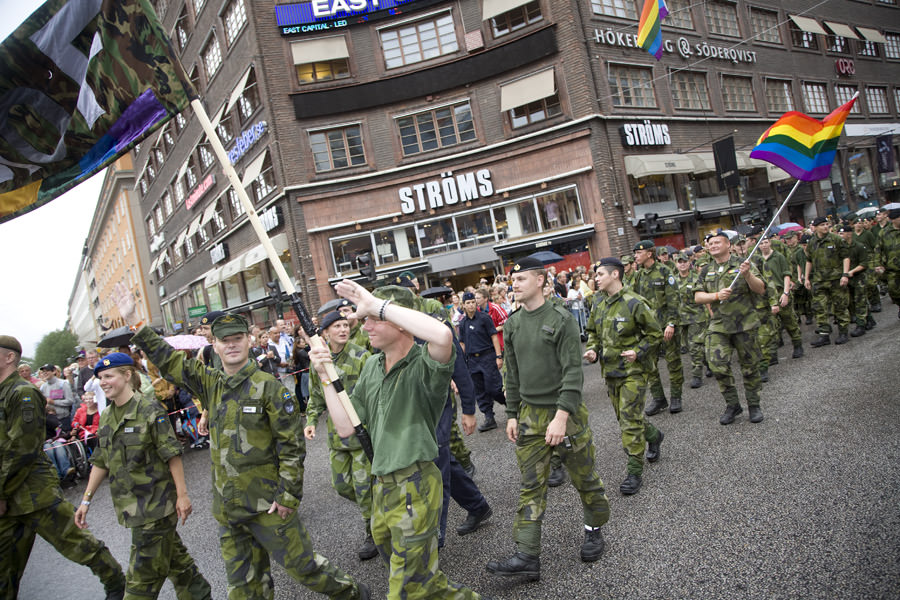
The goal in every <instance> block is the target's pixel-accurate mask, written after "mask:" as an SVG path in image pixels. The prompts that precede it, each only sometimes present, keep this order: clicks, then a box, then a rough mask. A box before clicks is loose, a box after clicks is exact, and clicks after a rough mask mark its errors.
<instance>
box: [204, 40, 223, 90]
mask: <svg viewBox="0 0 900 600" xmlns="http://www.w3.org/2000/svg"><path fill="white" fill-rule="evenodd" d="M200 56H201V57H202V58H203V67H204V68H205V69H206V80H207V81H209V80H210V79H212V78H213V75H215V74H216V71H218V70H219V67H220V66H221V65H222V48H221V47H220V46H219V40H218V38H217V37H216V36H215V35H213V36H212V37H211V38H209V41H208V42H206V46H204V47H203V50H201V51H200Z"/></svg>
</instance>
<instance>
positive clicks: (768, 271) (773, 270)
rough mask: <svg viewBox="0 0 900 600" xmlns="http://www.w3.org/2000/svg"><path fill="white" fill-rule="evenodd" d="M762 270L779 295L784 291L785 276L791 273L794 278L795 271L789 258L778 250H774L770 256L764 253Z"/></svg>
mask: <svg viewBox="0 0 900 600" xmlns="http://www.w3.org/2000/svg"><path fill="white" fill-rule="evenodd" d="M759 256H760V258H761V259H762V272H763V275H764V276H765V278H766V282H767V283H771V284H772V285H773V286H774V287H775V292H776V294H777V295H778V296H780V295H781V294H783V293H784V276H785V275H789V276H790V277H791V279H794V272H793V271H791V265H790V263H789V262H788V260H787V259H786V258H785V257H784V256H783V255H781V254H779V253H778V252H772V254H770V255H769V258H766V257H765V256H763V255H762V254H760V255H759Z"/></svg>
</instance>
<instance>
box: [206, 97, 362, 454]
mask: <svg viewBox="0 0 900 600" xmlns="http://www.w3.org/2000/svg"><path fill="white" fill-rule="evenodd" d="M191 108H192V109H193V110H194V114H195V115H196V116H197V120H198V121H199V122H200V126H201V127H202V128H203V131H204V133H206V137H207V138H209V142H210V144H211V145H212V148H213V152H214V153H215V155H216V158H217V159H218V160H219V164H220V165H221V166H222V171H223V172H224V173H225V176H226V177H227V178H228V181H229V183H230V184H231V186H232V187H233V188H234V191H235V192H237V196H238V199H239V200H240V201H241V205H242V206H243V207H244V212H246V213H247V218H248V219H249V220H250V225H251V226H252V227H253V230H254V231H255V232H256V236H257V237H258V238H259V241H260V243H261V244H262V247H263V249H264V250H265V251H266V256H267V257H268V259H269V263H270V264H271V265H272V268H274V269H275V274H276V275H277V276H278V280H279V281H280V282H281V288H282V289H283V290H284V291H285V292H287V293H288V294H290V296H291V305H292V306H293V307H294V311H295V312H296V313H297V318H298V319H299V320H300V325H301V326H302V327H303V330H304V331H305V332H306V334H307V335H308V336H309V343H310V345H311V346H313V347H322V348H327V346H326V345H325V342H324V341H323V340H322V338H321V337H319V334H318V332H317V331H316V327H315V325H313V322H312V318H310V316H309V312H308V311H307V310H306V307H305V306H304V305H303V302H302V300H301V299H300V293H299V292H297V289H296V287H294V282H293V281H291V278H290V277H289V276H288V274H287V271H286V270H285V268H284V265H283V264H281V260H279V258H278V254H277V253H276V252H275V247H274V246H273V245H272V241H271V240H270V239H269V236H268V234H267V233H266V230H265V229H264V228H263V225H262V221H260V220H259V215H257V214H256V208H254V206H253V202H252V201H251V200H250V196H249V195H247V190H245V189H244V186H243V185H242V184H241V180H240V178H239V177H238V175H237V171H235V169H234V165H232V164H231V161H230V160H229V159H228V154H227V153H226V152H225V147H224V146H223V145H222V140H220V139H219V135H218V133H216V130H215V128H214V127H213V125H212V122H211V121H210V120H209V115H207V114H206V109H205V108H204V107H203V103H202V102H200V99H199V98H195V99H193V100H191ZM325 370H326V373H327V374H328V378H329V379H330V380H331V382H332V385H334V389H335V391H337V393H338V399H339V400H340V402H341V406H343V408H344V410H345V411H346V412H347V417H348V418H349V419H350V423H351V424H352V425H353V428H354V430H355V431H356V437H357V438H358V439H359V443H360V445H361V446H362V448H363V450H364V451H365V453H366V456H368V457H369V460H372V456H373V451H372V440H371V439H370V438H369V432H368V431H366V429H365V427H363V425H362V423H361V422H360V420H359V415H358V414H357V413H356V410H355V409H354V408H353V404H352V403H351V402H350V397H349V396H348V395H347V392H346V390H345V389H344V386H343V383H342V382H341V379H340V376H339V375H338V373H337V371H336V370H335V368H334V364H333V363H331V362H328V363H326V364H325Z"/></svg>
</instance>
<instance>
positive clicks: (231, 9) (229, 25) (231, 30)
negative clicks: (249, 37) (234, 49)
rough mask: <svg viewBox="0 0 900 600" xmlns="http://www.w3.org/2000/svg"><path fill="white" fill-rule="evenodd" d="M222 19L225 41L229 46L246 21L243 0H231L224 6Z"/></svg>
mask: <svg viewBox="0 0 900 600" xmlns="http://www.w3.org/2000/svg"><path fill="white" fill-rule="evenodd" d="M224 20H225V43H226V44H228V45H229V46H230V45H231V44H233V43H234V40H236V39H237V36H238V35H240V33H241V30H242V29H243V28H244V25H245V24H246V23H247V10H246V9H245V8H244V0H231V2H229V3H228V4H227V5H226V6H225V17H224Z"/></svg>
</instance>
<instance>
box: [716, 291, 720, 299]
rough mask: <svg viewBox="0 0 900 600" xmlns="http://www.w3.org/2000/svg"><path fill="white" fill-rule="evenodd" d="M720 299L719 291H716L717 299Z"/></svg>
mask: <svg viewBox="0 0 900 600" xmlns="http://www.w3.org/2000/svg"><path fill="white" fill-rule="evenodd" d="M718 299H719V292H716V300H718Z"/></svg>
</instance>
